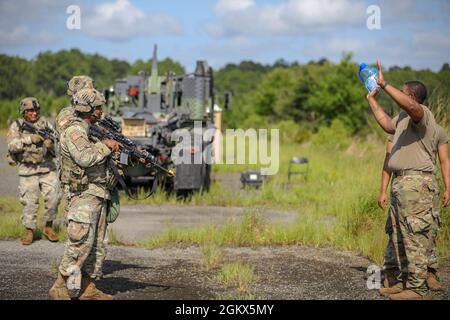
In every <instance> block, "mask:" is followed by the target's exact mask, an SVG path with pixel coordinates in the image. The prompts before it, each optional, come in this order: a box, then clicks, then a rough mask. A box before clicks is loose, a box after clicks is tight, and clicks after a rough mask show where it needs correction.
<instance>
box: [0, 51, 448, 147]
mask: <svg viewBox="0 0 450 320" xmlns="http://www.w3.org/2000/svg"><path fill="white" fill-rule="evenodd" d="M151 62H152V61H151V59H149V60H147V61H144V60H137V61H135V62H134V63H132V64H130V63H129V62H127V61H124V60H119V59H108V58H106V57H103V56H101V55H99V54H86V53H83V52H81V51H80V50H78V49H70V50H60V51H57V52H50V51H45V52H42V53H40V54H39V55H38V56H37V57H36V58H34V59H32V60H26V59H23V58H20V57H17V56H9V55H5V54H0V105H1V109H0V121H1V125H2V126H3V127H5V126H6V125H7V122H8V120H10V119H11V118H14V117H17V106H18V103H19V101H20V99H22V98H23V97H26V96H36V97H37V98H38V99H39V100H40V102H41V105H42V107H43V112H44V114H55V113H56V112H57V111H58V110H60V109H61V108H62V107H63V106H65V105H67V104H68V103H69V100H68V98H67V96H66V83H67V81H68V80H69V79H70V78H71V77H72V76H73V75H77V74H87V75H90V76H91V77H92V78H93V79H94V81H95V84H96V87H97V88H100V89H103V88H107V87H109V86H110V85H112V84H113V83H114V81H115V80H116V79H118V78H123V77H126V76H127V75H134V74H137V73H138V72H139V71H141V70H146V71H150V69H151ZM158 69H159V73H160V74H164V73H166V72H167V71H173V72H175V73H176V74H183V73H185V69H184V67H183V66H182V65H181V64H180V63H179V62H176V61H174V60H172V59H170V58H165V59H163V60H161V61H159V64H158ZM357 72H358V64H357V63H356V62H354V61H353V60H352V55H351V54H349V53H347V54H343V57H342V59H341V61H340V62H339V63H333V62H330V61H328V60H327V59H324V58H322V59H319V60H317V61H310V62H309V63H306V64H299V63H297V62H294V63H289V62H287V61H285V60H283V59H280V60H278V61H276V62H275V63H273V64H261V63H257V62H253V61H249V60H247V61H242V62H241V63H239V64H227V65H225V66H224V67H222V68H220V69H219V70H215V79H214V80H215V85H216V88H215V89H216V92H217V96H218V97H219V99H218V101H219V102H222V100H221V97H222V96H223V93H225V92H230V93H232V108H231V110H229V111H228V112H226V113H224V121H225V126H226V127H230V128H246V127H253V128H261V127H264V128H267V127H271V126H273V127H279V128H280V129H286V130H285V131H288V132H290V134H289V136H288V137H287V138H288V139H290V140H294V141H297V142H299V141H302V140H304V139H307V138H308V135H309V133H311V132H314V131H317V130H318V129H319V128H320V127H323V126H329V125H330V124H331V123H332V122H333V121H339V122H340V123H341V124H342V125H343V126H344V127H345V128H347V129H348V130H349V131H350V132H351V133H358V132H364V130H366V129H367V125H368V121H369V119H370V117H368V114H369V109H368V105H367V102H366V100H365V95H366V92H365V88H364V86H363V85H362V84H361V83H360V82H359V79H358V75H357ZM386 79H388V80H389V82H390V83H391V84H393V85H395V86H401V85H402V83H404V82H405V81H407V80H412V79H417V80H421V81H423V82H424V83H425V84H426V85H427V88H428V91H429V96H430V98H429V101H428V104H429V105H430V106H431V107H432V108H433V107H434V109H435V112H436V113H438V116H439V117H440V120H441V121H444V122H445V125H447V120H448V115H449V111H450V110H449V109H448V108H449V101H450V99H449V96H448V95H449V92H450V67H449V64H448V63H446V64H444V65H443V66H442V68H441V70H440V71H439V72H433V71H431V70H414V69H412V68H410V67H391V68H389V69H388V70H386ZM380 103H381V104H382V105H383V106H384V107H386V108H387V110H388V111H389V112H390V113H392V114H394V113H395V112H397V111H398V107H397V106H395V105H394V103H393V102H392V101H391V99H389V98H388V97H387V96H386V95H385V94H384V93H382V94H381V96H380Z"/></svg>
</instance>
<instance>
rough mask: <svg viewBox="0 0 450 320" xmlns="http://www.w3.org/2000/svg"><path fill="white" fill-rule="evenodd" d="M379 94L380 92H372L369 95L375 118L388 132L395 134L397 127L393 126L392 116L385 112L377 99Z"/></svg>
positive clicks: (368, 98) (368, 99)
mask: <svg viewBox="0 0 450 320" xmlns="http://www.w3.org/2000/svg"><path fill="white" fill-rule="evenodd" d="M377 94H378V92H371V93H369V94H368V95H367V101H368V102H369V105H370V108H371V109H372V112H373V115H374V117H375V120H376V121H377V122H378V124H379V125H380V127H381V128H382V129H383V130H384V131H385V132H386V133H388V134H394V133H395V129H394V127H393V126H392V118H391V117H390V116H389V115H388V114H387V113H386V112H384V110H383V108H381V106H380V104H379V103H378V101H377V100H376V99H375V98H376V95H377Z"/></svg>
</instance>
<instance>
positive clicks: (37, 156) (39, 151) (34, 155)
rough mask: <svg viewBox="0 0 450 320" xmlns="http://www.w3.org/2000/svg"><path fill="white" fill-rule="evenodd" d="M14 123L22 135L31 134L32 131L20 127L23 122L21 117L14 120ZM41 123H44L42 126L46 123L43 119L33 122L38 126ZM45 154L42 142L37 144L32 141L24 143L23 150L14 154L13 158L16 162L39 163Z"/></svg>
mask: <svg viewBox="0 0 450 320" xmlns="http://www.w3.org/2000/svg"><path fill="white" fill-rule="evenodd" d="M16 124H17V127H18V128H19V132H20V134H21V135H22V136H27V135H28V136H29V135H31V134H33V133H32V132H29V131H27V130H25V129H24V128H23V127H22V124H23V122H22V120H21V119H19V120H16ZM42 124H44V126H46V125H47V123H45V121H44V120H38V122H37V123H35V125H36V126H39V127H41V126H42ZM46 154H47V150H46V148H45V147H44V143H43V142H40V143H39V144H37V145H36V144H34V143H32V144H24V146H23V152H21V153H17V154H14V159H15V160H16V161H17V162H18V163H25V164H40V163H42V162H44V160H45V156H46Z"/></svg>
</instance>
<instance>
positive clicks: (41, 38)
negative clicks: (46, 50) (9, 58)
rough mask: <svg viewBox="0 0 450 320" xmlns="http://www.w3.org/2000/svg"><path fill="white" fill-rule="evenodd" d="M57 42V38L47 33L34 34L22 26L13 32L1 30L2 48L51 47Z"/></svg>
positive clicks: (15, 28) (0, 41)
mask: <svg viewBox="0 0 450 320" xmlns="http://www.w3.org/2000/svg"><path fill="white" fill-rule="evenodd" d="M56 41H57V37H56V36H55V35H53V34H51V33H49V32H47V31H40V32H39V33H33V32H32V31H31V30H30V29H29V28H28V27H26V26H23V25H20V26H17V27H14V28H13V29H12V30H0V43H1V46H14V45H16V46H17V45H19V46H20V45H36V44H44V45H49V44H53V43H55V42H56Z"/></svg>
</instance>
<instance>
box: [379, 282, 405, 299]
mask: <svg viewBox="0 0 450 320" xmlns="http://www.w3.org/2000/svg"><path fill="white" fill-rule="evenodd" d="M402 291H403V283H401V282H400V283H397V284H395V285H393V286H392V287H388V288H380V289H379V290H378V292H379V293H380V294H381V295H382V296H383V297H386V298H388V297H389V296H390V295H391V294H396V293H400V292H402Z"/></svg>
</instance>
